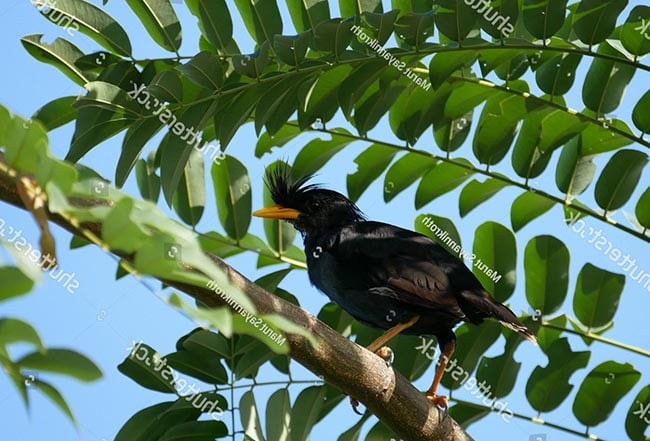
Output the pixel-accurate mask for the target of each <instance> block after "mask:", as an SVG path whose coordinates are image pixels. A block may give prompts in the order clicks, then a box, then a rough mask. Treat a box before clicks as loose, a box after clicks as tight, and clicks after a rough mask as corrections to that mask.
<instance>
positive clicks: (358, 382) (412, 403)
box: [0, 152, 472, 441]
mask: <svg viewBox="0 0 650 441" xmlns="http://www.w3.org/2000/svg"><path fill="white" fill-rule="evenodd" d="M0 162H2V163H3V164H6V162H5V160H4V155H3V154H2V152H0ZM0 200H2V201H4V202H7V203H9V204H12V205H14V206H16V207H19V208H22V209H26V207H25V206H24V204H23V202H22V200H21V198H20V196H19V194H18V191H17V188H16V178H15V177H12V176H9V175H8V174H7V173H5V172H3V171H0ZM75 204H76V205H81V204H83V205H84V206H88V207H90V206H93V204H97V205H99V204H105V202H100V201H92V200H84V201H75ZM48 217H49V219H50V220H51V221H52V222H54V223H56V224H58V225H60V226H61V227H63V228H64V229H66V230H68V231H69V232H71V233H72V234H76V235H79V236H82V234H81V232H80V231H79V230H78V229H77V228H75V227H74V226H73V225H71V224H70V223H69V222H68V221H67V220H65V219H64V218H62V217H61V216H59V215H57V214H55V213H48ZM83 228H87V229H88V230H90V231H92V232H93V233H94V234H96V235H97V236H99V237H101V230H102V226H101V225H100V224H96V223H86V224H83ZM120 257H125V258H128V256H120ZM210 258H211V259H212V260H213V261H214V262H215V263H216V264H217V265H218V266H219V267H220V268H221V269H222V270H223V271H224V272H225V273H226V274H227V275H228V279H229V281H230V283H232V284H233V285H235V286H237V287H239V288H241V289H242V290H243V291H244V292H245V293H246V294H247V295H248V297H249V298H250V299H251V301H252V302H253V304H254V305H255V307H256V308H257V310H258V311H259V312H260V313H262V314H271V313H273V314H279V315H281V316H283V317H285V318H286V319H288V320H291V321H292V322H293V323H296V324H298V325H300V326H302V327H304V328H305V329H307V330H309V331H310V332H311V333H313V335H314V336H315V337H316V338H317V339H318V341H319V342H320V343H319V345H318V347H313V346H312V345H311V344H310V343H309V341H308V340H307V339H305V338H304V337H301V336H297V335H293V334H290V335H287V339H286V342H287V344H288V345H289V347H290V356H291V358H293V359H294V360H296V361H297V362H299V363H300V364H302V365H303V366H305V367H306V368H307V369H309V370H310V371H311V372H313V373H314V374H316V375H318V376H321V377H322V378H323V379H324V380H325V381H326V382H327V383H329V384H331V385H333V386H335V387H337V388H339V389H340V390H342V391H343V392H345V393H346V394H348V395H350V396H353V397H355V398H357V399H358V400H359V401H361V402H362V403H363V404H364V405H365V406H366V407H367V408H368V409H369V410H370V411H371V412H372V413H374V414H375V415H376V416H377V417H378V418H379V419H380V420H381V421H382V422H383V423H384V424H386V426H388V427H389V428H390V429H391V430H393V432H395V433H396V434H398V435H399V436H400V437H401V438H403V439H404V440H408V441H470V440H472V438H471V437H470V436H469V435H468V434H467V433H465V432H464V431H463V429H462V428H461V427H460V426H459V425H458V423H456V421H454V420H453V419H452V418H451V417H450V416H449V415H447V413H446V412H442V411H440V410H439V409H438V408H437V407H435V406H433V405H431V403H429V401H428V400H427V399H426V398H425V397H424V394H423V393H421V392H420V391H418V390H417V389H415V387H413V385H412V384H411V383H410V382H409V381H408V380H406V378H404V377H403V376H402V375H401V374H400V373H399V372H396V371H395V370H394V369H392V368H389V367H387V366H386V364H385V362H384V360H383V359H381V358H379V357H378V356H376V355H375V354H373V353H371V352H369V351H367V350H366V349H364V348H362V347H361V346H359V345H357V344H356V343H354V342H352V341H350V340H348V339H347V338H345V337H343V336H342V335H341V334H339V333H338V332H336V331H334V330H333V329H332V328H330V327H329V326H327V325H326V324H325V323H323V322H321V321H320V320H318V319H317V318H316V317H315V316H314V315H312V314H310V313H309V312H307V311H305V310H303V309H301V308H300V307H298V306H296V305H294V304H292V303H289V302H286V301H284V300H282V299H280V298H278V297H276V296H274V295H273V294H271V293H270V292H268V291H266V290H264V289H262V288H261V287H259V286H257V285H255V284H254V283H253V282H251V281H250V280H248V279H247V278H246V277H244V276H243V275H242V274H240V273H239V272H237V270H235V269H234V268H232V267H231V266H230V265H228V264H227V263H226V262H225V261H224V260H222V259H221V258H219V257H217V256H214V255H210ZM165 282H166V283H168V284H169V285H171V286H174V287H175V288H176V289H178V290H180V291H182V292H184V293H186V294H187V295H189V296H191V297H193V298H195V299H197V300H200V301H201V302H203V303H205V304H206V305H208V306H213V307H217V306H224V305H227V303H224V301H223V300H222V298H221V296H219V295H217V294H215V293H214V291H212V290H210V289H208V288H207V287H205V288H204V287H197V286H192V285H187V284H182V283H178V282H174V281H165ZM228 306H229V305H228Z"/></svg>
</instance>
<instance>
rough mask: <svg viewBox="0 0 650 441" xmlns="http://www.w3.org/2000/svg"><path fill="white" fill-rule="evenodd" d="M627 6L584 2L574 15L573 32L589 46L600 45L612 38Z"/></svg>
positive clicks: (619, 0) (613, 0) (616, 0)
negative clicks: (620, 16)
mask: <svg viewBox="0 0 650 441" xmlns="http://www.w3.org/2000/svg"><path fill="white" fill-rule="evenodd" d="M625 6H627V0H607V1H603V0H582V1H581V2H579V3H578V8H577V9H576V11H575V13H574V15H573V31H574V32H575V34H576V35H577V36H578V38H579V39H580V40H582V41H583V42H584V43H585V44H587V45H589V46H593V45H594V44H597V43H600V42H601V41H603V40H605V39H606V38H607V37H609V36H610V34H611V33H612V31H613V30H614V27H615V26H616V19H617V18H618V16H619V14H620V13H621V12H622V11H623V9H624V8H625ZM585 85H586V83H585Z"/></svg>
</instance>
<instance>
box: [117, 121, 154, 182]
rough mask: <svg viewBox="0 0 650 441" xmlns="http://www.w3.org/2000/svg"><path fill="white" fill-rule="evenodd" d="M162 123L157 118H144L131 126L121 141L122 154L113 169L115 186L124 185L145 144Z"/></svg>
mask: <svg viewBox="0 0 650 441" xmlns="http://www.w3.org/2000/svg"><path fill="white" fill-rule="evenodd" d="M161 127H162V123H161V122H160V120H159V119H158V118H145V119H142V120H140V121H138V122H136V123H135V124H133V125H132V126H131V127H129V129H128V130H127V131H126V135H125V136H124V140H123V141H122V152H121V153H120V159H119V160H118V162H117V167H116V169H115V185H116V186H117V187H118V188H119V187H122V186H123V185H124V183H125V182H126V179H127V178H128V177H129V174H130V173H131V170H133V167H135V164H136V162H137V160H138V157H139V156H140V152H141V151H142V149H143V148H144V146H145V144H146V143H147V142H148V141H149V140H150V139H151V138H153V136H154V135H155V134H156V133H157V132H158V131H159V130H160V129H161Z"/></svg>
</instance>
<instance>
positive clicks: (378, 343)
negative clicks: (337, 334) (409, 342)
mask: <svg viewBox="0 0 650 441" xmlns="http://www.w3.org/2000/svg"><path fill="white" fill-rule="evenodd" d="M419 318H420V316H419V315H416V316H415V317H413V318H412V319H411V320H409V321H408V322H404V323H400V324H398V325H396V326H393V327H392V328H390V329H389V330H387V331H386V332H384V333H383V334H382V335H380V336H379V337H378V338H377V339H375V341H373V342H372V343H370V344H369V345H368V346H366V349H367V350H369V351H370V352H374V353H375V354H377V355H379V356H380V357H382V358H386V357H384V356H383V355H382V354H384V355H385V354H387V353H390V352H392V351H391V350H390V348H388V347H384V345H385V344H386V343H388V341H389V340H392V339H393V338H394V337H396V336H397V335H398V334H399V333H401V332H402V331H404V330H405V329H408V328H410V327H411V326H413V325H414V324H415V322H417V321H418V319H419Z"/></svg>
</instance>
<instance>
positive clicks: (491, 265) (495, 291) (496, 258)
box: [472, 222, 517, 302]
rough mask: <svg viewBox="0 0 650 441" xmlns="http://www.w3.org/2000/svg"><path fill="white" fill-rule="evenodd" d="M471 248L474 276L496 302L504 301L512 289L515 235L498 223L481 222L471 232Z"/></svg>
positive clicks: (514, 278) (514, 279)
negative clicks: (472, 244)
mask: <svg viewBox="0 0 650 441" xmlns="http://www.w3.org/2000/svg"><path fill="white" fill-rule="evenodd" d="M473 251H474V256H473V257H474V259H472V265H473V269H472V270H473V272H474V275H475V276H476V278H477V279H478V280H479V282H481V285H483V286H484V287H485V289H486V290H487V291H488V292H489V293H491V294H492V296H493V297H494V298H495V299H496V300H497V301H499V302H505V301H506V300H507V299H508V298H509V297H510V296H511V295H512V293H513V291H514V289H515V281H516V268H517V244H516V242H515V235H514V234H513V233H512V231H510V230H509V229H507V228H506V227H504V226H503V225H501V224H498V223H496V222H485V223H483V224H481V225H479V227H478V228H477V229H476V231H475V232H474V249H473ZM501 278H503V280H501Z"/></svg>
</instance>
